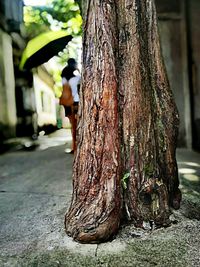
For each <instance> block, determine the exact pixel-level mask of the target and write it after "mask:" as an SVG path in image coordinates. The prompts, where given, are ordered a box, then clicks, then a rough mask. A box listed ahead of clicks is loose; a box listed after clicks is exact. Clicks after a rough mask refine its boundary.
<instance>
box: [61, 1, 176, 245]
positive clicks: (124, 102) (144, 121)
mask: <svg viewBox="0 0 200 267" xmlns="http://www.w3.org/2000/svg"><path fill="white" fill-rule="evenodd" d="M84 14H85V15H84V17H85V24H84V40H83V49H84V50H83V76H82V77H83V80H82V90H81V101H80V103H81V104H80V109H79V115H80V120H79V125H78V149H77V155H76V158H75V162H74V171H73V197H72V203H71V207H70V209H69V211H68V212H67V214H66V220H65V226H66V231H67V233H68V234H69V235H71V236H72V237H73V238H74V239H76V240H78V241H80V242H88V243H89V242H101V241H103V240H107V239H108V238H109V237H110V236H112V235H113V234H115V233H116V231H117V230H118V228H119V224H120V221H121V214H126V215H127V216H126V217H127V219H128V220H130V221H133V223H135V225H137V226H142V224H143V221H154V222H155V224H157V225H167V224H169V214H170V207H174V208H178V207H179V203H180V198H181V194H180V191H179V190H178V176H177V165H176V159H175V149H176V139H177V134H178V132H177V129H178V113H177V110H176V106H175V103H174V100H173V97H172V93H171V90H170V88H169V83H168V80H167V77H166V72H165V69H164V65H163V62H162V57H161V53H160V44H159V38H158V33H157V22H156V12H155V8H154V4H153V1H152V0H144V1H139V0H135V1H130V0H90V1H89V0H88V1H85V2H84ZM122 181H123V185H124V189H123V190H122V183H121V182H122ZM122 208H123V209H124V211H125V213H124V212H122Z"/></svg>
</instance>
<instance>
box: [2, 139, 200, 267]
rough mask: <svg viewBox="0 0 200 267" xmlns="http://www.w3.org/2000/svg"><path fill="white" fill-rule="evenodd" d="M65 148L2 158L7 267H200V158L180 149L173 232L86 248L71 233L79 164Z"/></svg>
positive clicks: (55, 143) (125, 233) (53, 144)
mask: <svg viewBox="0 0 200 267" xmlns="http://www.w3.org/2000/svg"><path fill="white" fill-rule="evenodd" d="M65 142H66V140H65V138H64V137H63V136H62V138H60V139H59V138H58V137H57V136H54V138H52V141H51V140H48V142H47V140H46V139H45V138H44V140H43V146H41V144H40V146H38V147H37V148H36V149H35V150H32V151H31V150H20V151H11V152H8V153H5V154H2V155H0V214H1V217H0V266H2V267H3V266H5V267H25V266H27V267H32V266H34V267H35V266H38V267H51V266H52V267H54V266H55V267H56V266H63V267H64V266H69V267H73V266H74V267H75V266H76V267H79V266H85V267H86V266H87V267H90V266H105V267H106V266H107V267H108V266H111V267H112V266H115V267H125V266H128V267H132V266H133V267H134V266H155V265H156V266H162V267H164V266H166V267H169V266H173V267H176V266H180V267H184V266H200V251H199V249H200V246H199V240H200V222H199V221H200V200H199V196H200V157H199V154H197V153H195V152H190V151H187V150H178V153H177V154H178V156H177V158H178V161H179V171H180V175H181V177H182V184H181V188H182V192H183V193H184V199H183V204H182V207H181V209H180V211H178V212H175V213H174V215H173V217H172V221H173V222H174V223H173V224H172V226H171V227H168V228H166V229H158V230H155V231H154V232H153V233H149V232H144V231H141V230H138V229H135V228H134V227H133V226H127V227H125V228H124V229H121V230H120V231H119V234H118V236H117V237H116V238H115V239H114V240H113V241H110V242H107V243H104V244H100V245H83V244H79V243H76V242H74V241H73V240H72V239H71V238H69V237H68V236H67V235H66V234H65V231H64V214H65V212H66V210H67V208H68V206H69V203H70V199H71V192H72V178H71V177H72V162H73V155H71V154H66V153H64V151H65V149H66V146H69V145H70V138H69V139H67V142H68V143H67V145H66V144H65ZM44 144H46V146H45V145H44ZM47 144H48V145H47Z"/></svg>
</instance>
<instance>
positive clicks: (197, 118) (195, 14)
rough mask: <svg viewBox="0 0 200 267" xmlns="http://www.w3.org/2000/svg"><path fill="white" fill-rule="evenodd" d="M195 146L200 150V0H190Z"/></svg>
mask: <svg viewBox="0 0 200 267" xmlns="http://www.w3.org/2000/svg"><path fill="white" fill-rule="evenodd" d="M187 9H188V23H189V33H188V35H189V53H190V57H189V61H190V62H189V63H190V75H191V79H190V84H191V90H192V104H191V105H192V124H193V147H194V148H197V149H198V150H200V1H199V0H192V1H189V2H188V5H187Z"/></svg>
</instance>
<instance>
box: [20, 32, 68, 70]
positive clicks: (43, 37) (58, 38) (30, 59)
mask: <svg viewBox="0 0 200 267" xmlns="http://www.w3.org/2000/svg"><path fill="white" fill-rule="evenodd" d="M71 39H72V36H71V35H67V33H66V32H65V31H62V30H61V31H49V32H46V33H42V34H40V35H38V36H37V37H35V38H33V39H32V40H30V41H29V42H28V44H27V46H26V48H25V50H24V52H23V54H22V59H21V62H20V65H19V67H20V69H21V70H22V69H32V68H34V67H37V66H39V65H41V64H43V63H44V62H47V61H48V60H49V59H50V58H52V57H53V56H55V55H57V54H58V53H59V52H60V51H62V50H63V49H64V48H65V47H66V45H67V44H68V42H69V41H71Z"/></svg>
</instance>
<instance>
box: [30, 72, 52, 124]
mask: <svg viewBox="0 0 200 267" xmlns="http://www.w3.org/2000/svg"><path fill="white" fill-rule="evenodd" d="M33 81H34V83H33V86H34V90H35V102H36V111H37V115H38V126H40V127H42V126H44V125H49V124H52V125H56V123H57V118H56V99H55V95H54V92H53V91H52V89H51V88H50V87H49V86H48V85H47V84H46V83H45V82H44V81H42V80H41V79H40V77H39V76H38V75H37V74H34V76H33Z"/></svg>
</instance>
